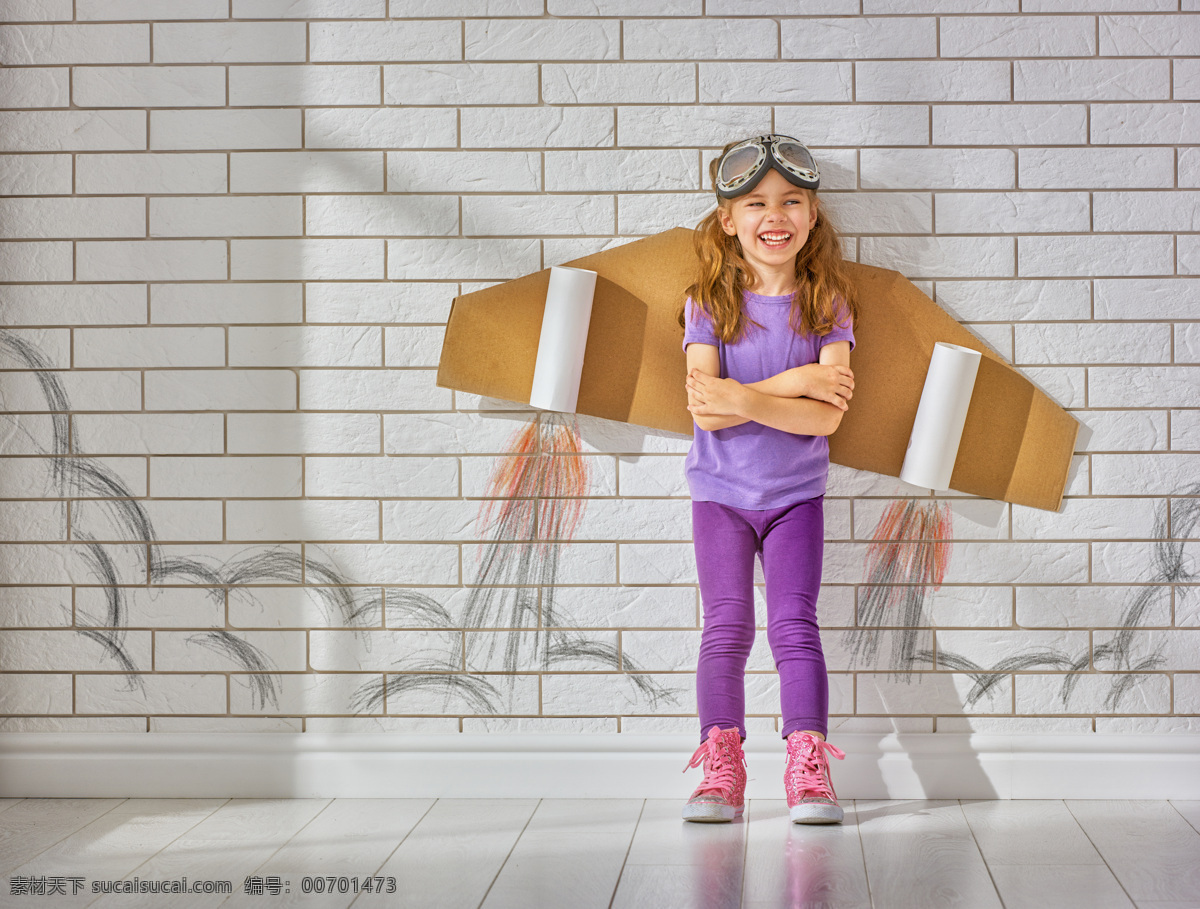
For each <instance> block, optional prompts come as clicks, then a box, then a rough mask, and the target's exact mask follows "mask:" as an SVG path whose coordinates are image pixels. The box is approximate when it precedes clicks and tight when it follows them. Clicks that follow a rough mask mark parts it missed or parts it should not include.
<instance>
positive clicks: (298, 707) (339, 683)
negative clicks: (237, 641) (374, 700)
mask: <svg viewBox="0 0 1200 909" xmlns="http://www.w3.org/2000/svg"><path fill="white" fill-rule="evenodd" d="M379 678H380V677H379V674H378V673H376V674H374V675H365V674H357V673H356V674H349V673H336V674H325V673H314V672H300V673H285V674H284V675H282V676H280V677H279V678H278V683H277V685H276V687H275V697H276V700H275V701H266V702H264V701H263V699H262V698H261V697H260V696H259V694H258V690H257V688H256V686H254V685H252V684H251V682H250V677H249V676H248V675H232V676H230V677H229V709H230V710H231V711H233V712H234V713H243V714H260V715H261V714H265V715H284V716H286V715H288V714H291V715H293V716H297V715H299V716H307V715H309V714H313V713H335V714H336V713H346V712H349V711H351V710H355V709H356V708H355V706H354V705H355V696H356V694H357V693H358V692H359V691H360V690H361V689H362V688H363V687H364V686H366V685H369V684H371V683H373V682H378V681H379ZM364 706H365V705H364ZM363 712H364V713H366V714H368V715H369V714H372V713H380V712H382V704H381V705H380V706H379V707H378V708H373V709H372V708H367V709H366V710H364V711H363ZM307 722H311V720H309V721H306V728H307Z"/></svg>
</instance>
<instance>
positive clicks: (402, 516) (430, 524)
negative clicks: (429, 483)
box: [383, 499, 488, 542]
mask: <svg viewBox="0 0 1200 909" xmlns="http://www.w3.org/2000/svg"><path fill="white" fill-rule="evenodd" d="M480 505H481V503H478V502H468V501H461V500H458V501H449V502H448V501H445V500H443V499H430V500H421V499H406V500H403V501H394V502H385V503H384V505H383V538H384V539H385V540H387V541H389V542H425V541H430V542H432V541H435V540H440V541H443V542H445V541H451V540H453V541H457V542H475V541H477V540H480V539H481V538H482V537H484V536H486V534H487V532H488V530H487V528H483V527H477V519H478V518H479V517H480V516H481V508H480Z"/></svg>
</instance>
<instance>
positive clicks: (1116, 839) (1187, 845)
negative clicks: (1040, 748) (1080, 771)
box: [1067, 799, 1200, 906]
mask: <svg viewBox="0 0 1200 909" xmlns="http://www.w3.org/2000/svg"><path fill="white" fill-rule="evenodd" d="M1067 807H1068V808H1069V809H1070V810H1071V813H1072V814H1073V815H1075V819H1076V820H1077V821H1079V825H1080V826H1081V827H1082V828H1083V830H1084V832H1085V833H1087V835H1088V836H1089V837H1090V838H1091V840H1092V842H1093V843H1094V844H1095V846H1096V848H1097V849H1099V850H1100V855H1101V856H1103V857H1104V861H1105V862H1106V863H1107V864H1108V867H1109V868H1111V869H1112V871H1113V874H1115V875H1116V876H1117V880H1118V881H1120V882H1121V886H1123V887H1124V888H1125V890H1126V892H1127V893H1128V894H1129V895H1130V896H1131V897H1132V898H1133V901H1134V902H1135V903H1137V904H1138V905H1139V906H1140V905H1141V904H1142V902H1143V901H1146V900H1160V901H1163V900H1165V901H1171V900H1176V901H1178V900H1184V901H1186V900H1191V901H1193V903H1197V902H1200V900H1197V894H1200V833H1197V832H1196V830H1195V829H1194V828H1193V827H1192V826H1191V825H1190V824H1189V823H1188V822H1187V821H1185V820H1184V819H1183V817H1182V816H1180V814H1179V812H1178V811H1176V810H1175V809H1174V808H1173V807H1171V805H1170V804H1168V803H1167V802H1164V801H1140V800H1139V801H1133V800H1118V799H1113V800H1075V799H1071V800H1068V801H1067Z"/></svg>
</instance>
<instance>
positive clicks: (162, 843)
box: [12, 799, 226, 909]
mask: <svg viewBox="0 0 1200 909" xmlns="http://www.w3.org/2000/svg"><path fill="white" fill-rule="evenodd" d="M225 801H226V800H225V799H128V800H126V801H124V802H122V803H121V804H119V805H117V806H116V807H114V808H113V809H112V810H111V811H107V812H105V813H104V814H102V815H100V817H98V818H96V819H95V820H94V821H92V822H91V823H90V824H88V825H87V826H85V827H82V828H81V829H79V830H77V831H76V832H75V833H73V834H71V835H70V836H68V837H65V838H64V839H61V840H59V841H58V842H57V843H55V844H54V845H53V846H51V847H50V848H49V849H46V850H44V851H42V852H41V853H39V854H38V855H36V856H35V857H33V858H32V859H30V860H29V861H27V862H25V863H24V864H23V865H21V867H19V868H16V869H14V871H13V872H12V873H13V874H23V875H28V876H31V877H37V876H42V877H45V876H50V875H71V876H76V877H84V878H86V879H87V881H88V882H89V883H88V886H89V888H90V881H93V880H121V879H122V878H124V877H125V876H126V875H128V874H130V873H132V872H133V870H134V869H135V868H137V867H138V866H139V865H141V864H142V863H144V862H146V861H147V860H148V859H150V858H151V857H152V856H153V855H155V854H156V853H157V852H159V851H160V850H162V849H163V848H165V847H166V846H167V845H169V844H170V843H171V842H172V841H173V840H175V839H176V838H177V837H179V836H181V835H183V834H184V833H186V832H187V831H188V830H190V829H192V828H193V827H195V826H196V825H197V824H199V823H201V822H202V821H203V820H204V819H205V818H207V817H208V816H209V815H211V814H212V813H213V812H214V811H216V810H217V809H219V808H220V807H221V806H222V805H223V804H224V803H225ZM73 889H74V888H73V887H72V888H71V890H68V891H67V892H66V893H64V894H51V895H47V896H42V897H38V901H37V904H38V907H39V909H58V907H60V906H64V907H66V906H70V907H79V906H84V905H86V904H87V903H90V902H92V901H94V900H95V899H96V897H94V896H91V895H90V890H89V892H88V893H87V894H84V893H80V894H75V893H74V892H73Z"/></svg>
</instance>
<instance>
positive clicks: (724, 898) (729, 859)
mask: <svg viewBox="0 0 1200 909" xmlns="http://www.w3.org/2000/svg"><path fill="white" fill-rule="evenodd" d="M683 801H684V800H681V799H649V800H647V802H646V804H645V807H644V808H643V809H642V816H641V820H640V821H639V822H638V826H637V832H636V833H635V834H634V836H633V842H632V843H631V844H630V847H629V856H628V858H627V859H626V860H625V868H624V870H623V871H622V872H621V880H620V883H619V884H618V885H617V892H616V894H615V896H614V898H613V903H612V909H643V907H646V906H654V907H655V909H691V907H700V909H727V907H731V909H736V907H737V906H739V905H740V903H741V898H742V896H741V894H742V877H743V874H742V871H743V868H744V866H745V857H746V831H747V829H748V828H749V823H750V816H751V811H752V809H751V807H750V806H749V805H747V807H746V812H745V814H744V815H743V817H742V818H741V819H740V820H736V821H732V822H730V823H728V824H696V823H691V822H689V821H685V820H683V818H682V817H681V816H680V812H681V811H682V809H683Z"/></svg>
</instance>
